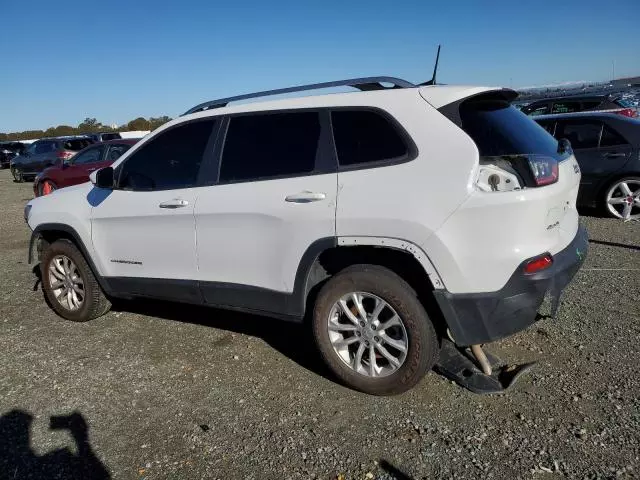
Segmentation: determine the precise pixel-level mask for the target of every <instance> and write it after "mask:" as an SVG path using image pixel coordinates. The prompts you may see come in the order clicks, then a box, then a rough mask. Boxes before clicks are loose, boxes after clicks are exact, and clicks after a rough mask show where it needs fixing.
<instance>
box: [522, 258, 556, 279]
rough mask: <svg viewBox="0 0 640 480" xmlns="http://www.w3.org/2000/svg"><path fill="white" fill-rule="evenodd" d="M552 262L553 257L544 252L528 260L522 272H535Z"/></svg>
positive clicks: (547, 266)
mask: <svg viewBox="0 0 640 480" xmlns="http://www.w3.org/2000/svg"><path fill="white" fill-rule="evenodd" d="M552 264H553V257H552V256H551V254H550V253H545V254H544V255H540V256H539V257H536V258H534V259H533V260H529V261H528V262H527V263H526V264H525V266H524V273H529V274H531V273H536V272H539V271H540V270H544V269H545V268H549V267H550V266H551V265H552Z"/></svg>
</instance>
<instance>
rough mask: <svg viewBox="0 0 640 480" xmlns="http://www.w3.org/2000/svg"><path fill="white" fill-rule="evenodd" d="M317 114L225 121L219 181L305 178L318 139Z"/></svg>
mask: <svg viewBox="0 0 640 480" xmlns="http://www.w3.org/2000/svg"><path fill="white" fill-rule="evenodd" d="M320 130H321V128H320V117H319V114H318V112H292V113H261V114H253V115H240V116H236V117H231V118H230V119H229V127H228V129H227V134H226V137H225V142H224V149H223V153H222V163H221V166H220V182H221V183H230V182H242V181H249V180H265V179H269V178H278V177H290V176H300V175H307V174H309V173H311V172H313V171H314V169H315V164H316V156H317V153H318V145H319V140H320Z"/></svg>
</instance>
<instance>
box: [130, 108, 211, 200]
mask: <svg viewBox="0 0 640 480" xmlns="http://www.w3.org/2000/svg"><path fill="white" fill-rule="evenodd" d="M214 123H215V120H205V121H199V122H191V123H186V124H182V125H179V126H177V127H174V128H171V129H170V130H167V131H164V132H162V133H160V134H159V135H157V136H155V137H154V138H152V139H151V140H150V141H148V142H147V143H146V144H145V145H143V146H142V147H141V148H140V149H139V150H138V151H136V152H134V153H133V155H131V156H130V157H129V158H127V159H126V161H125V162H124V163H123V164H122V165H121V166H120V168H119V181H118V186H119V188H122V189H126V190H145V191H150V190H170V189H176V188H190V187H194V186H195V185H196V184H197V181H198V172H199V171H200V165H201V163H202V158H203V155H204V152H205V148H206V146H207V142H208V141H209V137H210V136H211V132H212V130H213V126H214Z"/></svg>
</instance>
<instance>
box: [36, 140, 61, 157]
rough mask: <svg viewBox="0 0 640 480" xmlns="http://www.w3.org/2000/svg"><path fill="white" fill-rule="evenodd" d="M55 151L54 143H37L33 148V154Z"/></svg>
mask: <svg viewBox="0 0 640 480" xmlns="http://www.w3.org/2000/svg"><path fill="white" fill-rule="evenodd" d="M55 149H56V142H50V141H46V142H39V143H37V144H36V146H35V153H36V154H38V153H49V152H53V151H54V150H55Z"/></svg>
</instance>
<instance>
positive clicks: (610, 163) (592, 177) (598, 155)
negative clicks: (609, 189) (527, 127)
mask: <svg viewBox="0 0 640 480" xmlns="http://www.w3.org/2000/svg"><path fill="white" fill-rule="evenodd" d="M555 136H556V138H558V139H560V138H566V139H568V140H569V141H570V142H571V146H572V147H573V150H574V153H575V156H576V159H577V160H578V164H579V165H580V169H581V170H582V180H581V182H580V199H581V203H591V202H592V201H594V200H597V199H596V198H595V197H596V196H597V194H598V192H599V191H600V189H601V188H602V184H603V182H605V181H606V180H607V179H608V178H609V177H610V176H611V174H612V173H614V172H616V171H618V170H620V169H621V168H622V167H623V166H624V164H625V163H626V162H627V161H628V160H629V157H630V155H631V151H632V146H631V145H630V144H628V143H627V141H626V140H625V139H624V138H623V137H622V136H621V135H620V134H618V133H617V132H616V131H615V130H614V129H613V128H611V127H610V126H609V125H606V124H604V123H603V122H602V121H601V120H597V119H566V120H558V122H557V127H556V135H555Z"/></svg>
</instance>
